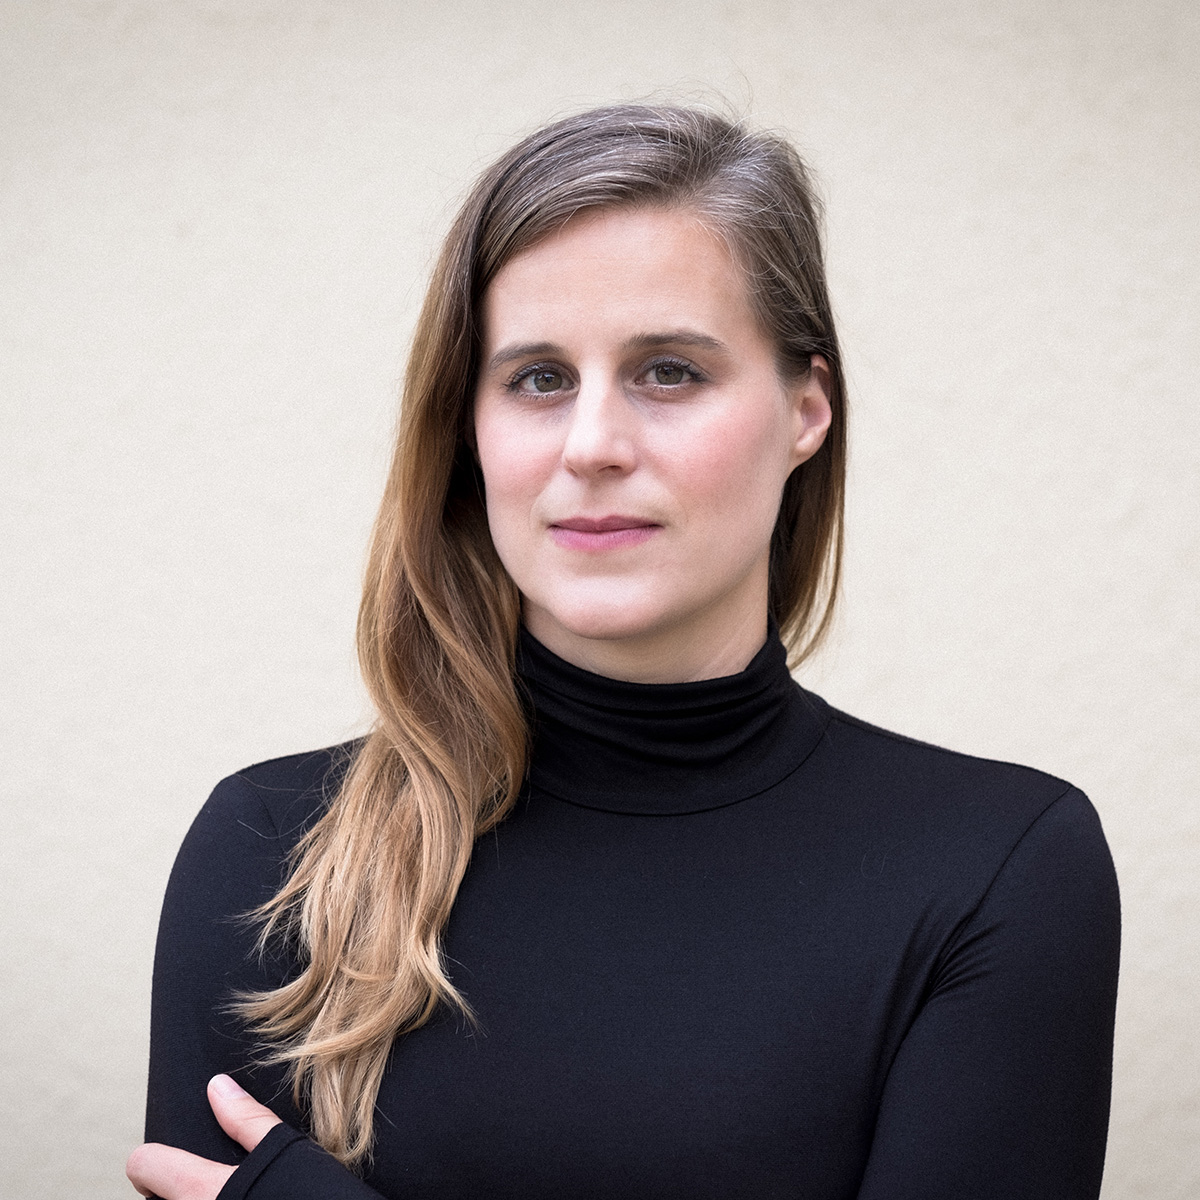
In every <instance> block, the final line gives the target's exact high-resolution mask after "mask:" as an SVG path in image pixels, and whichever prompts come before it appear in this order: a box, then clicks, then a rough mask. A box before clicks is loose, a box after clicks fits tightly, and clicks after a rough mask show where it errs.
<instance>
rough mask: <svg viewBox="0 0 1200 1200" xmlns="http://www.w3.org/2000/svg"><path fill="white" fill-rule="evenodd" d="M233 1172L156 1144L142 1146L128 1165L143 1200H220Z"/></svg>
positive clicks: (205, 1160) (205, 1159)
mask: <svg viewBox="0 0 1200 1200" xmlns="http://www.w3.org/2000/svg"><path fill="white" fill-rule="evenodd" d="M233 1171H234V1169H233V1167H230V1166H226V1165H225V1164H224V1163H218V1162H212V1161H211V1160H209V1159H207V1158H201V1157H200V1156H199V1155H198V1154H189V1153H188V1152H187V1151H186V1150H177V1149H176V1148H175V1147H174V1146H160V1145H158V1144H157V1143H156V1142H147V1143H146V1145H144V1146H139V1147H138V1148H137V1149H136V1150H135V1151H134V1152H133V1153H132V1154H131V1155H130V1156H129V1159H128V1161H127V1162H126V1163H125V1174H126V1175H127V1176H128V1177H129V1182H130V1183H132V1184H133V1186H134V1187H135V1188H137V1190H138V1191H139V1192H141V1194H142V1195H143V1196H159V1197H161V1198H162V1200H216V1197H217V1193H218V1192H219V1191H220V1190H221V1189H222V1188H223V1187H224V1186H225V1183H226V1181H227V1180H228V1179H229V1177H230V1175H232V1174H233Z"/></svg>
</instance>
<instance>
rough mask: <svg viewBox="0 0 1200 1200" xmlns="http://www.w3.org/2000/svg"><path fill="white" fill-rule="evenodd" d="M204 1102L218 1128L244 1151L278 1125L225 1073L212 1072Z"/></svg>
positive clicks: (270, 1114) (271, 1116)
mask: <svg viewBox="0 0 1200 1200" xmlns="http://www.w3.org/2000/svg"><path fill="white" fill-rule="evenodd" d="M208 1102H209V1104H211V1105H212V1110H213V1113H214V1114H215V1115H216V1118H217V1120H218V1121H219V1122H220V1125H221V1128H222V1129H223V1130H225V1132H226V1133H227V1134H229V1136H230V1137H231V1138H233V1140H234V1141H235V1142H237V1144H238V1145H239V1146H241V1147H242V1148H243V1149H245V1150H253V1149H254V1147H255V1146H257V1145H258V1143H259V1142H261V1141H262V1140H263V1138H264V1137H266V1135H267V1133H268V1132H269V1131H270V1130H272V1129H274V1128H275V1126H276V1125H278V1124H280V1120H279V1118H278V1117H277V1116H276V1115H275V1114H274V1113H273V1112H272V1111H271V1110H270V1109H269V1108H267V1107H266V1106H265V1105H262V1104H259V1102H258V1101H257V1100H255V1099H254V1097H253V1096H251V1095H250V1093H249V1092H247V1091H245V1090H243V1089H242V1088H241V1087H239V1086H238V1085H237V1083H236V1082H235V1081H234V1080H233V1079H231V1078H230V1077H229V1076H228V1075H214V1076H213V1077H212V1078H211V1079H210V1080H209V1081H208Z"/></svg>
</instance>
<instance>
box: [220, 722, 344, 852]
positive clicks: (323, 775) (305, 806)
mask: <svg viewBox="0 0 1200 1200" xmlns="http://www.w3.org/2000/svg"><path fill="white" fill-rule="evenodd" d="M361 744H362V743H361V742H360V741H353V742H345V743H343V744H341V745H338V746H328V747H325V748H323V749H320V750H310V751H309V752H308V753H306V754H289V755H286V756H285V757H282V758H272V759H268V760H266V761H265V762H260V763H254V764H253V765H252V766H249V767H243V768H242V769H241V770H240V771H235V772H234V773H233V774H232V775H229V776H227V777H226V778H224V779H222V780H221V781H220V782H219V783H218V784H217V786H216V787H215V788H214V789H213V791H212V795H210V796H209V798H208V801H207V802H206V803H205V805H204V807H203V808H202V809H201V810H200V814H199V816H198V817H197V822H199V823H200V824H202V825H206V824H212V825H218V826H219V825H226V826H228V825H231V824H233V825H237V826H238V827H240V828H244V829H245V830H246V831H247V832H250V833H254V834H256V835H258V836H261V837H270V838H281V839H283V840H285V841H295V840H296V839H297V838H298V837H299V836H300V835H301V834H302V833H303V832H304V831H305V829H307V828H308V827H309V826H310V825H311V824H312V823H313V822H314V821H315V820H316V819H318V818H319V817H320V815H321V814H322V813H323V812H324V811H325V809H326V808H327V807H328V806H329V803H330V801H331V800H332V799H333V797H334V795H335V794H336V793H337V789H338V787H339V786H340V785H341V781H342V779H343V777H344V776H345V773H346V769H347V767H348V766H349V765H350V763H351V762H352V761H353V758H354V755H355V753H356V752H357V750H358V748H359V746H360V745H361Z"/></svg>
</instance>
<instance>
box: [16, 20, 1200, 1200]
mask: <svg viewBox="0 0 1200 1200" xmlns="http://www.w3.org/2000/svg"><path fill="white" fill-rule="evenodd" d="M1198 13H1200V7H1198V6H1196V5H1195V4H1194V3H1192V2H1191V0H1136V2H1135V0H1128V2H1121V3H1104V2H1094V0H1093V2H1089V3H1084V2H1082V0H1079V2H1077V3H1066V2H1063V0H1000V2H998V3H982V2H981V3H958V4H955V3H948V2H941V3H939V2H937V0H925V2H919V0H907V2H901V3H893V2H889V0H871V2H868V0H860V2H840V3H834V2H832V0H830V2H828V3H815V2H814V3H783V2H777V0H758V2H739V0H685V2H678V3H677V2H674V0H651V2H649V3H648V2H646V0H625V2H618V3H608V4H587V3H572V2H570V0H568V2H567V3H566V4H563V3H560V2H559V0H524V2H522V3H508V4H497V3H494V2H487V3H485V2H483V0H468V2H466V3H463V2H462V0H457V2H455V3H450V2H448V0H432V2H429V0H426V2H424V3H416V2H393V3H388V2H386V0H374V2H372V0H326V2H319V0H277V2H268V0H240V2H235V0H158V2H152V0H108V2H100V0H26V2H24V3H22V2H19V0H5V2H4V3H3V4H2V5H0V275H2V278H0V355H2V359H0V405H2V413H0V422H2V425H0V504H2V507H0V514H2V515H0V520H2V521H3V525H4V531H3V538H2V541H0V546H2V550H0V553H2V554H3V566H2V569H0V589H3V595H2V597H0V603H2V611H3V618H4V633H3V637H2V638H0V688H2V689H3V694H2V697H0V702H2V705H3V708H2V710H0V730H2V731H3V734H2V736H3V740H4V741H3V744H4V753H3V756H2V757H3V764H2V771H3V776H2V778H0V789H2V796H3V800H2V802H3V806H4V808H3V831H4V832H3V852H2V854H3V857H2V861H0V923H2V925H3V929H2V932H0V939H2V944H3V947H4V950H3V955H2V958H0V970H2V971H3V973H4V983H3V997H2V1009H0V1040H2V1053H3V1079H4V1086H3V1088H2V1089H0V1105H3V1107H4V1112H3V1114H2V1115H0V1130H3V1143H4V1146H5V1149H4V1154H3V1164H2V1166H0V1193H2V1194H3V1195H4V1196H12V1197H22V1198H29V1200H41V1198H45V1200H51V1198H53V1200H60V1198H61V1197H65V1196H87V1197H94V1198H104V1197H109V1196H112V1197H116V1196H125V1195H131V1194H132V1193H131V1192H128V1191H127V1185H126V1184H125V1183H124V1180H123V1178H122V1175H121V1163H122V1161H123V1158H124V1155H125V1153H126V1152H127V1150H128V1149H129V1148H130V1147H131V1146H132V1145H133V1144H134V1143H135V1142H136V1141H137V1140H138V1132H139V1127H140V1121H141V1105H142V1092H143V1080H144V1072H145V1064H146V1027H147V1009H148V992H149V978H150V960H151V949H152V940H153V935H154V927H155V921H156V917H157V906H158V903H159V900H160V897H161V893H162V888H163V885H164V882H165V879H166V874H167V871H168V868H169V866H170V862H171V858H172V855H173V853H174V850H175V847H176V846H177V844H178V842H179V839H180V837H181V836H182V834H183V832H184V830H185V828H186V827H187V824H188V821H189V820H190V818H191V816H192V815H193V813H194V812H195V810H196V809H197V808H198V806H199V805H200V804H201V803H202V801H203V799H204V797H205V795H206V794H207V791H208V789H209V788H210V787H211V785H212V784H213V783H214V782H215V781H216V779H217V778H219V777H220V776H221V775H223V774H225V773H227V772H229V771H231V770H233V769H235V768H237V767H239V766H241V765H244V764H245V763H248V762H251V761H255V760H259V759H263V758H266V757H269V756H272V755H275V754H280V753H285V752H289V751H294V750H299V749H304V748H307V747H310V746H312V745H315V744H327V743H329V742H331V741H335V740H339V739H341V738H343V737H345V736H347V735H348V734H349V733H350V732H352V731H354V730H356V729H358V728H360V727H361V723H362V721H363V717H364V703H363V700H362V695H361V692H360V690H359V687H358V684H357V683H356V679H355V673H354V666H353V650H352V623H353V618H354V609H355V603H356V591H357V580H358V576H359V571H360V567H361V563H362V556H363V546H364V539H365V535H366V532H367V529H368V525H369V522H370V520H371V516H372V510H373V507H374V504H375V501H376V496H377V493H378V490H379V487H380V481H381V473H382V467H383V461H384V455H385V445H386V441H387V436H388V431H389V427H390V423H391V420H392V412H393V403H394V395H395V393H396V388H397V381H398V378H399V376H400V372H401V365H402V361H403V348H404V344H405V340H406V337H407V335H408V332H409V329H410V326H411V322H412V320H413V315H414V311H415V306H416V304H417V302H418V300H419V296H420V291H421V281H422V276H423V272H424V271H425V270H426V268H427V265H428V262H429V255H430V251H431V247H432V245H433V243H434V241H435V239H436V237H437V235H438V233H439V231H440V230H441V229H442V228H443V227H444V224H445V221H446V218H447V214H448V212H449V211H450V208H451V206H452V204H453V202H454V198H455V197H456V196H457V195H458V194H459V193H460V191H461V189H462V188H463V187H464V185H465V182H466V181H467V180H468V179H469V178H470V177H471V175H472V173H473V172H474V171H475V170H476V169H477V167H478V166H479V165H480V164H481V163H482V162H483V161H484V160H485V159H487V158H488V157H489V156H490V155H492V154H493V153H494V152H495V151H497V150H498V149H499V148H500V147H502V146H504V145H505V144H506V143H508V142H509V141H510V140H512V139H513V137H514V136H515V135H516V134H518V133H520V132H522V131H524V130H527V129H528V128H530V127H531V126H532V125H533V124H535V123H537V122H539V121H541V120H543V119H544V118H546V117H548V116H550V115H552V114H555V113H559V112H562V111H564V110H566V109H570V108H574V107H578V106H580V105H583V104H587V103H591V102H595V101H600V100H605V99H611V98H617V97H640V96H645V95H647V94H648V93H652V92H655V91H656V90H658V89H666V90H667V91H668V93H669V94H671V95H674V96H681V95H682V96H684V97H688V96H706V95H710V94H711V93H712V92H714V91H715V92H718V93H721V94H723V95H725V96H726V97H728V98H729V99H730V100H732V102H733V103H734V104H735V105H736V106H738V107H741V108H745V109H747V110H748V111H749V112H750V113H751V114H752V115H753V117H754V118H755V119H756V120H758V121H760V122H763V123H770V124H777V125H780V126H782V127H784V128H786V129H788V130H790V131H791V132H792V133H793V134H794V136H795V137H796V139H797V140H798V141H799V143H800V144H801V145H802V146H803V147H804V148H805V149H806V150H807V151H808V153H809V154H810V157H811V160H812V162H813V163H814V164H815V166H816V168H817V169H818V171H819V173H820V175H821V176H822V178H823V180H824V182H825V186H826V190H827V194H828V199H829V242H830V254H831V269H832V276H833V285H834V293H835V299H836V302H837V304H838V308H839V311H840V314H841V319H842V330H843V338H844V341H845V345H846V348H847V352H848V359H849V364H850V375H851V382H852V387H853V402H854V407H855V415H854V424H853V431H852V441H853V479H852V500H851V506H850V522H849V547H850V548H849V570H848V575H847V589H846V597H847V599H846V604H845V608H844V611H843V616H842V619H841V622H840V625H839V627H838V630H837V636H836V639H835V641H834V644H833V645H832V646H831V648H830V650H829V651H828V653H826V654H825V655H824V657H823V658H822V659H821V661H820V662H819V663H818V664H816V666H815V667H814V668H813V669H812V670H810V671H809V672H808V675H807V681H808V682H810V683H812V684H813V685H814V686H817V687H818V688H819V689H820V690H822V691H823V692H824V693H825V694H826V695H827V696H828V697H829V698H830V699H831V700H833V701H834V702H836V703H838V704H840V705H841V706H843V707H845V708H849V709H850V710H852V711H854V712H856V713H859V714H861V715H863V716H865V717H867V718H869V719H871V720H874V721H876V722H879V723H882V724H885V725H889V726H892V727H895V728H898V729H900V730H902V731H904V732H907V733H911V734H915V735H917V736H919V737H924V738H928V739H931V740H934V741H938V742H941V743H945V744H948V745H951V746H954V747H957V748H961V749H967V750H972V751H976V752H979V753H983V754H989V755H994V756H999V757H1004V758H1011V759H1017V760H1020V761H1026V762H1029V763H1032V764H1034V765H1036V766H1038V767H1042V768H1044V769H1046V770H1050V771H1053V772H1055V773H1057V774H1060V775H1064V776H1067V777H1068V778H1071V779H1072V780H1074V781H1076V782H1078V783H1079V784H1080V785H1081V786H1083V787H1084V788H1085V789H1086V790H1087V791H1088V792H1089V793H1090V794H1091V795H1092V797H1093V799H1094V800H1095V802H1096V805H1097V807H1098V808H1099V810H1100V812H1101V815H1102V817H1103V819H1104V822H1105V825H1106V828H1107V830H1108V833H1109V837H1110V839H1111V842H1112V845H1113V850H1114V854H1115V856H1116V859H1117V864H1118V868H1119V870H1120V874H1121V879H1122V883H1123V890H1124V902H1125V920H1126V943H1125V945H1126V951H1125V965H1124V973H1123V991H1122V999H1121V1008H1120V1026H1119V1030H1118V1043H1117V1075H1116V1093H1115V1099H1114V1110H1113V1132H1112V1137H1111V1143H1110V1146H1111V1148H1110V1160H1109V1161H1110V1167H1109V1173H1108V1178H1107V1184H1106V1193H1105V1195H1106V1197H1107V1198H1108V1200H1117V1198H1120V1200H1133V1198H1135V1197H1139V1198H1140V1197H1155V1198H1156V1200H1167V1198H1169V1197H1185V1196H1188V1197H1194V1196H1196V1195H1200V1154H1198V1153H1197V1150H1196V1147H1197V1145H1200V1022H1197V1020H1196V1017H1197V1015H1198V1013H1197V1008H1198V1006H1197V998H1198V997H1197V992H1198V988H1197V975H1198V973H1200V963H1198V950H1197V925H1198V919H1200V872H1198V870H1197V867H1198V865H1200V862H1198V859H1200V806H1198V804H1197V787H1196V781H1197V778H1198V777H1200V703H1198V702H1200V666H1198V663H1200V636H1198V635H1200V604H1198V601H1200V596H1198V591H1200V588H1198V577H1200V403H1198V402H1197V397H1196V380H1197V378H1198V376H1200V304H1198V288H1200V284H1198V280H1200V255H1198V254H1197V249H1198V245H1197V243H1198V241H1200V232H1198V231H1200V221H1198V217H1200V172H1198V170H1197V154H1198V146H1200V66H1198V61H1200V58H1198V51H1200V18H1198V15H1197V14H1198Z"/></svg>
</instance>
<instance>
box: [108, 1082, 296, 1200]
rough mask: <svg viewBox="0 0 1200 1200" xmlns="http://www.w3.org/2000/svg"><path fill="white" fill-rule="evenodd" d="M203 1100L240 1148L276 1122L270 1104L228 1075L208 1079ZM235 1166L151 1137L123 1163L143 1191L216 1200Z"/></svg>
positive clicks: (167, 1197) (177, 1199) (182, 1199)
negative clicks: (251, 1093) (264, 1105)
mask: <svg viewBox="0 0 1200 1200" xmlns="http://www.w3.org/2000/svg"><path fill="white" fill-rule="evenodd" d="M208 1102H209V1104H211V1105H212V1110H213V1113H214V1114H215V1115H216V1118H217V1121H218V1122H219V1123H220V1126H221V1128H222V1129H223V1130H225V1132H226V1133H227V1134H229V1136H230V1137H231V1138H233V1140H234V1141H235V1142H237V1143H238V1145H239V1146H241V1147H242V1148H243V1149H245V1150H253V1149H254V1147H255V1146H257V1145H258V1143H259V1142H261V1141H262V1140H263V1138H264V1137H266V1135H267V1133H268V1132H269V1131H270V1130H271V1129H273V1128H274V1127H275V1126H276V1125H278V1124H279V1118H278V1117H277V1116H276V1115H275V1114H274V1113H273V1112H272V1111H271V1110H270V1109H269V1108H264V1107H263V1105H261V1104H259V1102H258V1101H257V1100H255V1099H254V1097H253V1096H251V1095H250V1093H249V1092H245V1091H243V1090H242V1089H241V1088H240V1087H238V1085H237V1084H236V1083H235V1082H234V1081H233V1080H232V1079H230V1077H229V1076H228V1075H214V1076H213V1077H212V1079H210V1080H209V1081H208ZM235 1170H236V1168H234V1167H231V1166H229V1165H228V1164H227V1163H219V1162H213V1161H212V1159H209V1158H201V1157H200V1156H199V1155H198V1154H189V1153H188V1152H187V1151H186V1150H177V1149H176V1148H175V1147H174V1146H160V1145H158V1144H157V1143H156V1142H147V1143H146V1144H145V1145H144V1146H139V1147H138V1148H137V1149H136V1150H135V1151H134V1152H133V1153H132V1154H131V1155H130V1156H129V1160H128V1161H127V1162H126V1164H125V1174H126V1175H128V1176H129V1182H130V1183H132V1184H133V1186H134V1187H135V1188H137V1190H138V1191H139V1192H141V1194H142V1195H143V1196H160V1197H161V1198H162V1200H216V1197H217V1193H218V1192H219V1191H220V1190H221V1189H222V1188H223V1187H224V1186H225V1181H226V1180H227V1179H228V1178H229V1177H230V1175H232V1174H233V1172H234V1171H235Z"/></svg>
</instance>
